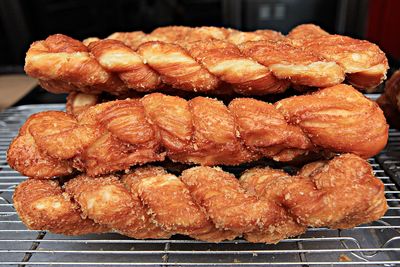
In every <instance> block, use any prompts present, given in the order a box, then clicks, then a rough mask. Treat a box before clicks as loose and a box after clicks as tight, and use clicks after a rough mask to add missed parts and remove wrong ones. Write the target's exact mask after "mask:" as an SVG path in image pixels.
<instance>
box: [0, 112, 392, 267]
mask: <svg viewBox="0 0 400 267" xmlns="http://www.w3.org/2000/svg"><path fill="white" fill-rule="evenodd" d="M63 107H64V106H63V105H29V106H20V107H16V108H11V109H8V110H6V111H4V112H2V113H0V265H10V266H18V265H19V266H37V265H42V266H43V265H64V266H80V265H84V266H169V265H174V266H232V265H235V266H236V265H238V266H260V265H266V264H270V265H274V266H325V265H350V266H355V265H357V266H395V265H400V180H399V177H400V132H399V131H396V130H390V133H389V134H390V138H389V144H388V146H387V148H386V149H385V150H384V151H383V152H382V153H381V154H379V155H378V156H376V157H375V158H371V159H370V160H369V162H370V164H371V165H372V167H373V169H374V172H375V174H376V176H377V177H379V179H381V180H382V181H383V182H384V184H385V192H386V197H387V201H388V204H389V206H390V208H389V210H388V212H387V213H386V214H385V216H384V217H383V218H382V219H381V220H379V221H376V222H374V223H372V224H368V225H361V226H359V227H356V228H354V229H351V230H330V229H326V228H313V229H309V230H308V231H307V232H306V233H305V234H303V235H302V236H300V237H296V238H291V239H286V240H283V241H281V242H280V243H278V244H276V245H265V244H250V243H247V242H246V241H244V240H234V241H230V242H222V243H220V244H213V243H207V242H200V241H195V240H191V239H189V238H186V237H183V236H175V237H174V238H172V239H169V240H134V239H129V238H127V237H124V236H120V235H118V234H102V235H85V236H78V237H67V236H63V235H55V234H51V233H47V232H45V231H32V230H28V229H26V227H25V226H24V225H23V224H22V222H21V221H20V219H19V218H18V216H17V214H16V212H15V210H14V208H13V204H12V193H13V191H14V188H15V186H16V185H17V184H18V183H20V182H21V181H23V180H24V179H26V177H23V176H21V175H20V174H19V173H17V172H16V171H14V170H12V169H10V167H9V166H8V165H7V162H6V150H7V148H8V145H9V143H10V141H11V139H12V138H13V137H14V136H15V135H16V133H17V131H18V129H19V127H20V126H21V124H22V123H23V122H24V121H25V119H26V118H27V117H28V116H29V115H30V114H32V113H35V112H39V111H42V110H47V109H52V110H54V109H56V110H61V109H63Z"/></svg>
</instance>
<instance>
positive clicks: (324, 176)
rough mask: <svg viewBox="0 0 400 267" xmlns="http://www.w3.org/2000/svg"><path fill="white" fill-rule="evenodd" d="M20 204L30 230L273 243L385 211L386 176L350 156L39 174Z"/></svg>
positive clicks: (18, 196) (25, 186) (21, 189)
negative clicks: (276, 165) (289, 163)
mask: <svg viewBox="0 0 400 267" xmlns="http://www.w3.org/2000/svg"><path fill="white" fill-rule="evenodd" d="M70 199H71V200H70ZM14 205H15V207H16V210H17V211H18V213H19V214H20V217H21V219H22V221H23V222H24V223H25V224H26V225H27V226H28V227H29V228H32V229H46V230H50V231H53V232H57V233H65V234H82V233H89V232H100V231H106V230H107V229H112V230H113V231H117V232H119V233H122V234H124V235H127V236H130V237H134V238H168V237H169V236H170V235H172V234H185V235H189V236H191V237H193V238H196V239H199V240H204V241H211V242H219V241H222V240H226V239H234V238H235V237H237V236H240V235H244V237H245V238H246V239H247V240H248V241H250V242H266V243H276V242H279V241H280V240H282V239H284V238H287V237H290V236H296V235H299V234H301V233H303V232H304V231H305V230H306V228H307V227H329V228H333V229H336V228H351V227H354V226H356V225H359V224H363V223H369V222H371V221H374V220H377V219H379V218H380V217H381V216H383V214H384V213H385V212H386V210H387V204H386V199H385V196H384V185H383V183H382V182H381V181H380V180H379V179H377V178H376V177H374V176H373V172H372V169H371V167H370V165H369V164H368V163H367V162H366V161H365V160H363V159H361V158H360V157H358V156H355V155H352V154H344V155H341V156H338V157H336V158H334V159H332V160H330V161H320V162H315V163H311V164H309V165H306V166H305V167H304V168H303V169H302V170H300V171H299V173H298V174H297V175H295V176H290V175H288V174H286V173H285V172H283V171H281V170H274V169H271V168H254V169H250V170H248V171H246V172H245V173H244V174H243V175H242V177H241V178H240V180H237V179H236V178H235V177H234V176H233V175H232V174H230V173H227V172H224V171H222V170H221V169H219V168H211V167H194V168H191V169H188V170H185V171H184V172H183V173H182V175H181V176H180V177H177V176H175V175H172V174H168V173H167V172H165V170H164V169H162V168H160V167H145V168H138V169H136V170H135V171H133V172H132V173H128V174H124V175H122V177H118V176H103V177H98V178H91V177H88V176H85V175H81V176H78V177H76V178H73V179H71V180H70V181H68V182H67V183H66V184H64V186H63V187H60V186H59V185H58V183H57V182H55V181H46V180H33V179H32V180H28V181H26V182H23V183H22V184H21V185H19V186H18V188H17V190H16V192H15V195H14ZM82 218H87V219H82Z"/></svg>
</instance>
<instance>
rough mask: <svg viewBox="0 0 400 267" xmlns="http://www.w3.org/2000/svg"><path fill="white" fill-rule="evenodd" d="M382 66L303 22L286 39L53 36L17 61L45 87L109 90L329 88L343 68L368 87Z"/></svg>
mask: <svg viewBox="0 0 400 267" xmlns="http://www.w3.org/2000/svg"><path fill="white" fill-rule="evenodd" d="M239 48H241V49H240V50H239ZM80 66H84V67H83V68H82V67H80ZM387 68H388V65H387V60H386V57H385V55H384V53H383V52H382V51H381V50H380V49H379V48H378V47H377V46H376V45H374V44H371V43H369V42H367V41H361V40H356V39H352V38H350V37H346V36H339V35H330V34H328V33H326V32H325V31H323V30H321V29H320V28H319V27H318V26H315V25H310V24H307V25H301V26H298V27H296V28H295V29H293V30H292V32H291V33H290V34H289V35H288V37H285V36H283V35H282V34H280V33H278V32H274V31H271V30H258V31H254V32H240V31H236V30H232V29H224V28H216V27H198V28H189V27H182V26H171V27H162V28H158V29H156V30H154V31H153V32H152V33H150V34H144V33H143V32H131V33H115V34H113V35H111V36H109V37H108V38H107V39H104V40H99V39H96V38H89V39H87V40H85V41H84V42H83V43H81V42H79V41H77V40H74V39H72V38H70V37H67V36H65V35H61V34H57V35H52V36H50V37H49V38H47V39H46V40H44V41H38V42H35V43H33V44H32V45H31V48H30V49H29V51H28V52H27V56H26V64H25V71H26V72H27V73H28V75H30V76H32V77H35V78H38V79H40V80H41V84H42V86H43V87H44V88H46V89H47V90H49V91H51V92H55V93H59V92H70V91H82V92H92V93H98V92H101V91H106V92H110V93H113V94H116V95H120V94H125V93H126V92H127V91H130V90H132V89H133V90H135V91H140V92H149V91H152V90H156V89H160V88H163V87H168V86H170V87H173V88H175V89H180V90H185V91H192V92H193V91H194V92H197V91H201V92H207V93H217V92H221V91H222V92H225V93H229V92H231V91H232V90H234V91H236V92H237V93H240V94H244V95H265V94H271V93H278V92H282V91H285V90H286V89H287V88H288V85H289V82H290V83H292V84H293V86H295V87H296V86H297V87H328V86H332V85H335V84H338V83H340V82H342V81H343V80H344V78H345V73H346V74H347V80H348V81H349V82H350V83H352V84H353V85H355V86H357V87H360V88H363V89H372V88H374V87H376V86H377V85H379V84H380V83H381V82H382V80H383V79H384V78H385V77H386V70H387ZM59 82H63V83H62V84H61V83H59ZM57 85H58V86H57ZM225 88H228V89H230V90H225Z"/></svg>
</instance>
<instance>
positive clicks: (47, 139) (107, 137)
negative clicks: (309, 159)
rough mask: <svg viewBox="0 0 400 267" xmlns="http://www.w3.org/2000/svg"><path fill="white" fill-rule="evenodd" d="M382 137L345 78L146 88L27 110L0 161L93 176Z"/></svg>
mask: <svg viewBox="0 0 400 267" xmlns="http://www.w3.org/2000/svg"><path fill="white" fill-rule="evenodd" d="M387 138H388V125H387V124H386V121H385V117H384V116H383V113H382V111H381V110H380V109H379V107H378V105H377V104H376V103H375V102H373V101H371V100H369V99H367V98H365V97H364V96H363V95H362V94H361V93H360V92H358V91H357V90H355V89H354V88H352V87H351V86H348V85H337V86H333V87H329V88H325V89H321V90H319V91H318V92H315V93H313V94H310V95H304V96H294V97H289V98H286V99H283V100H281V101H278V102H277V103H275V104H274V105H272V104H268V103H266V102H263V101H259V100H255V99H251V98H238V99H234V100H233V101H232V102H231V103H230V104H229V105H228V106H225V105H224V104H223V103H222V102H220V101H218V100H216V99H211V98H206V97H196V98H194V99H192V100H190V101H187V100H184V99H182V98H179V97H176V96H167V95H163V94H160V93H153V94H149V95H147V96H145V97H143V98H141V99H126V100H116V101H110V102H106V103H103V104H98V105H95V106H92V107H90V108H88V109H86V110H84V111H82V112H81V113H80V114H79V115H78V117H77V118H75V117H74V116H72V115H69V114H67V113H65V112H61V111H47V112H40V113H37V114H34V115H32V116H31V117H30V118H29V119H28V120H27V121H26V123H25V124H24V125H23V126H22V128H21V129H20V132H19V134H18V136H17V137H16V138H15V139H14V140H13V142H12V143H11V145H10V148H9V151H8V162H9V164H10V166H12V167H13V168H14V169H16V170H18V171H19V172H21V173H23V174H24V175H26V176H30V177H34V178H42V179H43V178H52V177H54V176H60V175H67V174H70V173H71V172H72V171H73V169H74V168H75V169H78V170H81V171H85V172H86V173H87V174H88V175H89V176H95V175H101V174H106V173H110V172H112V171H117V170H124V169H127V168H129V167H130V166H132V165H137V164H144V163H147V162H154V161H162V160H164V159H165V157H168V158H170V159H172V160H173V161H178V162H183V163H196V164H201V165H219V164H224V165H236V164H240V163H244V162H249V161H253V160H256V159H260V158H262V157H268V158H273V159H274V160H277V161H290V160H292V159H294V158H296V157H299V156H301V155H305V154H307V153H309V152H320V151H330V152H342V153H346V152H348V153H355V154H358V155H360V156H362V157H364V158H368V157H370V156H373V155H375V154H376V153H378V152H379V151H380V150H381V149H382V148H383V147H384V146H385V145H386V142H387Z"/></svg>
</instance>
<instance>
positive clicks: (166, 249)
mask: <svg viewBox="0 0 400 267" xmlns="http://www.w3.org/2000/svg"><path fill="white" fill-rule="evenodd" d="M169 248H170V243H168V242H167V243H165V247H164V255H163V256H162V261H163V263H167V262H168V260H169V253H168V252H169ZM162 266H166V265H162Z"/></svg>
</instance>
